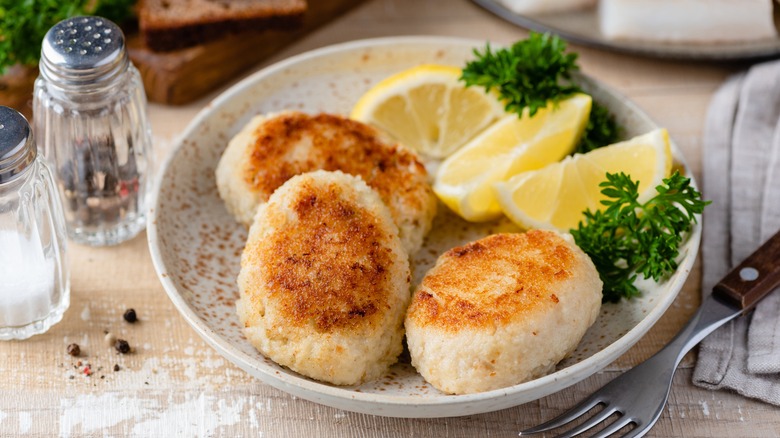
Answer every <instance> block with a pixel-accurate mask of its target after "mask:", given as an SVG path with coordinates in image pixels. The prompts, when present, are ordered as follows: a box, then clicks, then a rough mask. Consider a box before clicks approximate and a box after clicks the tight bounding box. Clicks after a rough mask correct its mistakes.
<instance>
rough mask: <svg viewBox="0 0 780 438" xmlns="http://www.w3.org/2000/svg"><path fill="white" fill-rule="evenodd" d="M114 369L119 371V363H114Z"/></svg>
mask: <svg viewBox="0 0 780 438" xmlns="http://www.w3.org/2000/svg"><path fill="white" fill-rule="evenodd" d="M114 371H119V364H118V363H115V364H114Z"/></svg>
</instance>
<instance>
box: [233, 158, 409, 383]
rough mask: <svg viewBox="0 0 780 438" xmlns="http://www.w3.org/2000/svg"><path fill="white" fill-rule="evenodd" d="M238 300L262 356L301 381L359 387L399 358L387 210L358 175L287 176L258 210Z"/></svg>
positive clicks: (397, 261)
mask: <svg viewBox="0 0 780 438" xmlns="http://www.w3.org/2000/svg"><path fill="white" fill-rule="evenodd" d="M238 286H239V290H240V299H239V300H238V302H237V310H238V315H239V319H240V320H241V323H242V324H243V325H244V334H245V335H246V337H247V339H248V340H249V342H251V343H252V345H254V346H255V348H257V349H258V350H259V351H260V352H261V353H263V354H264V355H265V356H267V357H268V358H270V359H272V360H274V361H275V362H277V363H278V364H280V365H284V366H286V367H289V368H290V369H292V370H293V371H296V372H298V373H300V374H303V375H305V376H308V377H311V378H313V379H317V380H321V381H324V382H329V383H333V384H336V385H356V384H359V383H362V382H365V381H369V380H373V379H376V378H378V377H380V376H381V375H383V374H385V373H386V372H387V370H388V368H389V367H390V365H392V364H393V363H395V362H396V360H397V358H398V355H399V354H400V353H401V350H402V343H401V342H402V338H403V326H402V325H403V318H404V313H405V311H406V307H407V304H408V302H409V298H410V290H409V289H410V271H409V260H408V256H407V254H406V251H405V250H404V249H403V247H402V245H401V241H400V239H399V238H398V229H397V227H396V225H395V223H394V222H393V220H392V218H391V217H390V212H389V210H388V208H387V207H386V206H385V204H384V203H383V202H382V201H381V199H380V198H379V196H378V195H377V194H376V192H375V191H374V190H372V189H371V188H369V187H368V186H367V185H366V184H365V182H363V180H362V179H361V178H360V177H356V176H351V175H347V174H344V173H341V172H326V171H315V172H311V173H305V174H302V175H299V176H295V177H292V178H291V179H290V180H288V181H287V182H285V183H284V184H283V185H282V186H281V187H279V188H278V189H277V190H276V191H275V192H274V194H273V195H272V196H271V197H270V199H269V200H268V202H266V203H264V204H262V205H261V206H260V207H259V208H258V211H257V215H256V216H255V220H254V223H253V224H252V226H251V228H250V230H249V238H248V240H247V244H246V247H245V249H244V252H243V254H242V257H241V271H240V273H239V276H238Z"/></svg>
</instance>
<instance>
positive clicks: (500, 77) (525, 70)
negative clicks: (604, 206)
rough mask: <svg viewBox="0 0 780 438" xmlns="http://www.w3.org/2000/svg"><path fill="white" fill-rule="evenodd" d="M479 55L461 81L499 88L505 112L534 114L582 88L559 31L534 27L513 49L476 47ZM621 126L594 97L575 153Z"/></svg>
mask: <svg viewBox="0 0 780 438" xmlns="http://www.w3.org/2000/svg"><path fill="white" fill-rule="evenodd" d="M474 55H475V57H476V59H474V60H473V61H470V62H468V63H467V64H466V67H464V68H463V72H462V74H461V78H460V79H461V80H462V81H463V82H464V83H465V84H466V86H467V87H469V86H475V85H476V86H481V87H484V88H485V89H486V90H487V91H488V92H490V91H493V90H495V91H497V92H498V95H499V96H500V98H501V100H502V101H503V102H504V105H505V109H506V111H507V112H514V113H517V114H518V115H519V116H520V117H522V115H523V111H524V110H525V109H526V108H527V109H528V115H529V116H533V115H534V114H536V112H537V111H539V109H541V108H544V107H545V106H546V105H547V103H548V102H552V103H553V104H557V103H558V102H559V101H560V100H561V99H565V98H567V97H569V96H571V95H572V94H574V93H580V92H583V90H582V89H581V88H580V87H579V86H578V85H577V84H575V83H574V82H573V81H572V72H574V71H577V70H579V66H578V65H577V54H576V53H567V52H566V41H564V40H563V39H561V38H559V37H558V36H556V35H550V34H547V33H545V34H541V33H537V32H531V34H530V35H529V36H528V38H527V39H524V40H520V41H517V42H516V43H514V44H512V46H511V47H509V48H502V49H498V50H493V49H492V48H491V47H490V44H488V45H487V46H486V47H485V49H484V50H483V51H480V50H479V49H475V50H474ZM621 131H622V130H621V128H620V127H619V126H618V125H617V122H616V121H615V118H614V117H613V116H612V115H611V114H610V113H609V110H607V109H606V107H604V106H602V105H600V104H598V102H596V101H594V102H593V107H592V109H591V112H590V115H589V119H588V125H587V127H586V129H585V133H584V134H583V136H582V139H581V141H580V143H579V145H578V148H577V152H587V151H590V150H593V149H596V148H598V147H602V146H607V145H609V144H612V143H614V142H615V141H617V140H618V138H619V137H620V133H621Z"/></svg>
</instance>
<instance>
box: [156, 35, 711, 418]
mask: <svg viewBox="0 0 780 438" xmlns="http://www.w3.org/2000/svg"><path fill="white" fill-rule="evenodd" d="M475 47H484V42H483V41H473V40H464V39H452V38H442V37H398V38H382V39H373V40H363V41H355V42H349V43H344V44H339V45H336V46H331V47H326V48H322V49H319V50H315V51H312V52H309V53H304V54H302V55H299V56H295V57H292V58H289V59H287V60H285V61H282V62H280V63H278V64H275V65H272V66H270V67H268V68H266V69H264V70H262V71H260V72H258V73H256V74H254V75H253V76H251V77H249V78H247V79H246V80H244V81H242V82H241V83H239V84H237V85H236V86H234V87H233V88H231V89H230V90H228V91H226V92H225V93H223V94H222V95H221V96H219V97H218V98H216V99H215V100H214V101H213V102H212V103H211V104H209V105H208V106H207V107H206V108H204V109H203V110H202V111H201V112H200V114H198V116H197V117H196V118H195V119H194V120H193V121H192V123H191V124H190V125H189V127H188V128H187V129H186V130H185V131H184V133H183V135H182V136H181V137H180V139H179V141H178V142H177V145H176V149H175V150H174V152H173V153H172V154H171V155H170V156H169V158H168V160H167V162H166V164H165V166H164V168H163V171H162V173H161V175H160V178H159V179H158V187H157V191H156V199H155V201H154V203H153V207H152V209H151V213H150V218H149V229H148V237H149V248H150V250H151V253H152V258H153V261H154V265H155V268H156V270H157V273H158V275H159V277H160V281H161V282H162V284H163V286H164V288H165V290H166V292H167V293H168V295H169V296H170V298H171V300H172V301H173V303H174V305H175V306H176V308H177V309H178V310H179V311H180V312H181V314H182V316H184V318H185V319H186V320H187V322H188V323H189V324H190V325H191V326H192V327H193V328H194V329H195V330H196V331H197V332H198V334H200V335H201V336H202V337H203V339H205V340H206V341H207V342H208V343H209V344H210V345H212V346H213V347H214V348H215V349H216V350H217V351H218V352H219V353H221V354H222V355H223V356H224V357H226V358H227V359H229V360H230V361H231V362H233V363H234V364H236V365H238V366H239V367H241V368H242V369H244V370H245V371H246V372H248V373H250V374H251V375H253V376H255V377H257V378H259V379H260V380H262V381H263V382H265V383H268V384H270V385H272V386H274V387H277V388H279V389H282V390H284V391H287V392H289V393H290V394H293V395H296V396H299V397H302V398H305V399H308V400H312V401H315V402H317V403H322V404H325V405H329V406H333V407H337V408H341V409H345V410H349V411H355V412H363V413H369V414H376V415H385V416H394V417H448V416H461V415H469V414H476V413H482V412H489V411H495V410H499V409H504V408H508V407H511V406H516V405H519V404H522V403H525V402H528V401H531V400H535V399H537V398H540V397H543V396H545V395H548V394H551V393H553V392H556V391H559V390H561V389H563V388H566V387H567V386H570V385H572V384H574V383H576V382H578V381H580V380H582V379H584V378H586V377H588V376H590V375H591V374H593V373H595V372H596V371H598V370H600V369H602V368H603V367H605V366H606V365H607V364H609V363H610V362H612V361H613V360H615V359H616V358H617V357H618V356H620V355H621V354H623V353H624V352H625V351H626V350H628V349H629V348H630V347H631V346H632V345H633V344H634V343H635V342H637V341H638V340H639V339H640V338H641V337H642V336H643V335H644V334H645V333H646V332H647V331H648V330H649V329H650V327H651V326H652V325H653V324H654V323H655V322H656V321H657V320H658V319H659V318H660V317H661V315H662V314H663V313H664V311H665V310H666V309H667V308H668V307H669V305H670V304H671V303H672V301H673V300H674V298H675V297H676V296H677V293H678V292H679V291H680V289H681V288H682V285H683V282H684V281H685V279H686V277H687V276H688V273H689V271H690V269H691V266H692V265H693V262H694V259H695V257H696V253H697V250H698V245H699V240H700V233H701V230H700V227H699V226H698V225H697V226H696V227H694V230H693V232H692V233H691V236H690V238H689V239H688V241H687V243H686V244H685V246H684V247H683V248H682V251H681V253H682V255H683V256H682V260H681V263H680V267H679V269H678V271H677V272H676V273H675V274H674V275H673V276H672V277H671V278H670V279H669V280H668V281H666V282H664V283H662V284H655V283H650V284H646V285H645V287H644V288H643V292H644V294H643V296H642V297H641V298H638V299H634V300H631V301H623V302H621V303H618V304H605V305H604V306H602V310H601V314H600V316H599V318H598V320H597V321H596V323H595V324H594V325H593V326H592V327H591V329H590V330H589V331H588V332H587V334H586V335H585V337H584V339H583V340H582V342H581V343H580V345H579V347H578V348H577V350H576V351H575V352H574V353H573V354H571V355H570V356H569V357H568V358H566V359H564V361H562V362H561V363H560V364H559V365H558V367H557V369H556V371H555V372H553V373H552V374H549V375H547V376H544V377H541V378H539V379H535V380H532V381H529V382H525V383H522V384H519V385H515V386H511V387H508V388H503V389H499V390H494V391H489V392H484V393H479V394H470V395H445V394H442V393H440V392H439V391H437V390H436V389H434V388H433V387H431V386H430V385H429V384H427V383H426V382H425V381H424V380H423V379H422V377H421V376H420V375H419V374H417V373H416V371H415V370H414V368H413V367H411V365H409V363H408V359H407V360H406V361H403V360H402V361H401V363H399V364H396V365H395V366H393V367H392V369H391V371H390V373H389V374H388V375H387V376H385V377H383V378H381V379H379V380H378V381H375V382H370V383H366V384H364V385H362V386H359V387H338V386H333V385H328V384H324V383H320V382H317V381H314V380H311V379H308V378H306V377H303V376H301V375H299V374H297V373H295V372H292V371H290V370H289V369H286V368H284V367H281V366H278V365H276V364H275V363H274V362H272V361H271V360H269V359H266V358H265V357H263V356H262V355H261V354H260V353H258V352H257V351H256V350H255V349H254V348H253V347H252V345H250V344H249V342H247V341H246V339H245V338H244V336H243V334H242V332H241V329H240V324H239V322H238V317H237V316H236V313H235V305H234V302H235V300H236V299H237V297H238V289H237V286H236V276H237V274H238V270H239V259H240V254H241V250H242V248H243V245H244V241H245V239H246V231H245V230H244V229H243V228H242V227H241V226H240V225H239V224H238V223H236V222H235V221H234V220H233V218H232V217H231V216H230V215H229V214H228V213H227V211H226V210H225V208H224V206H223V204H222V201H221V200H220V198H219V196H218V195H217V190H216V186H215V182H214V169H215V167H216V163H217V161H218V159H219V157H220V155H221V154H222V151H223V150H224V148H225V146H226V144H227V142H228V140H229V139H230V138H231V137H232V136H233V135H234V134H235V133H236V132H238V130H239V129H240V128H241V127H242V126H243V125H244V124H245V123H246V122H247V121H249V119H250V118H251V117H252V116H253V115H255V114H258V113H265V112H272V111H279V110H282V109H296V110H303V111H307V112H312V113H313V112H321V111H326V112H332V113H339V114H348V113H349V111H350V109H351V108H352V105H353V104H354V103H355V102H356V101H357V99H358V97H359V96H360V95H362V94H363V93H364V92H365V91H366V90H367V89H368V88H370V87H371V86H372V85H373V84H374V83H376V82H377V81H379V80H381V79H382V78H384V77H386V76H388V75H390V74H393V73H395V72H398V71H401V70H403V69H406V68H408V67H411V66H414V65H417V64H421V63H441V64H452V65H457V66H462V65H463V64H464V62H465V60H467V59H471V57H472V56H473V55H472V49H473V48H475ZM578 80H579V82H580V83H581V85H582V86H583V87H584V88H585V89H586V90H587V91H588V92H590V93H591V94H592V95H593V96H594V97H595V99H596V100H598V101H600V102H601V103H603V104H605V105H607V106H608V107H609V108H610V109H611V110H612V111H613V113H614V114H616V115H617V117H618V119H619V121H620V122H621V123H622V124H623V126H625V127H626V131H627V132H626V135H627V136H633V135H636V134H640V133H644V132H647V131H649V130H651V129H653V128H655V127H656V125H655V124H654V123H653V122H652V121H651V120H650V119H649V118H648V117H647V116H646V115H645V114H644V113H642V112H641V111H640V110H639V109H638V108H636V107H635V106H634V105H632V104H631V103H630V102H628V101H626V100H625V99H624V98H622V97H621V96H619V95H617V94H616V93H614V92H612V91H610V90H608V89H606V88H604V87H603V86H601V85H599V84H598V83H597V82H596V81H594V80H591V79H589V78H587V77H579V78H578ZM674 154H675V157H676V160H677V161H678V164H680V165H682V166H684V162H683V160H682V157H681V155H680V152H679V150H677V149H676V148H674ZM514 229H515V228H514V227H513V226H512V225H511V224H510V223H508V222H507V221H498V222H494V223H488V224H477V225H475V224H469V223H466V222H464V221H462V220H460V219H458V218H457V217H455V216H454V215H452V214H449V213H448V212H447V211H446V208H444V207H441V206H440V209H439V215H438V216H437V219H436V222H435V224H434V230H433V231H432V232H431V234H430V235H429V237H428V239H427V244H426V246H425V247H424V248H423V249H422V250H421V251H420V253H418V254H417V256H416V257H415V266H414V272H415V281H416V282H417V281H419V279H420V278H421V276H422V274H423V273H424V272H425V270H427V268H428V267H430V266H432V264H433V262H434V261H435V260H436V258H437V257H438V255H439V254H441V253H442V252H443V251H445V250H447V249H449V248H451V247H453V246H455V245H458V244H462V243H465V242H467V241H470V240H473V239H476V238H479V237H482V236H485V235H487V234H490V233H494V232H497V231H511V230H514Z"/></svg>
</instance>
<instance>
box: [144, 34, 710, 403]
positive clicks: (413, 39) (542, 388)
mask: <svg viewBox="0 0 780 438" xmlns="http://www.w3.org/2000/svg"><path fill="white" fill-rule="evenodd" d="M423 43H424V44H429V45H433V44H436V45H442V46H468V47H480V46H482V45H484V41H480V40H473V39H468V38H452V37H438V36H403V37H386V38H375V39H365V40H356V41H350V42H345V43H341V44H336V45H331V46H327V47H323V48H320V49H316V50H312V51H309V52H305V53H302V54H299V55H296V56H293V57H290V58H287V59H285V60H283V61H280V62H278V63H275V64H273V65H270V66H268V67H266V68H264V69H262V70H260V71H258V72H256V73H254V74H252V75H251V76H249V77H247V78H245V79H244V80H242V81H241V82H239V83H237V84H236V85H234V86H233V87H231V88H230V89H228V90H226V91H225V92H223V93H222V94H221V95H219V96H218V97H216V98H215V99H214V100H213V101H212V102H210V103H209V104H207V105H206V106H205V107H204V108H203V109H202V110H201V111H200V112H199V113H198V114H197V115H196V116H195V118H194V119H193V120H192V121H191V122H190V124H189V125H188V126H187V128H186V129H185V130H184V131H183V132H182V134H181V135H180V136H178V138H177V140H176V142H175V147H174V149H173V150H172V151H171V152H170V153H169V155H168V156H167V158H166V159H165V162H164V164H163V166H162V167H161V168H160V171H159V173H158V175H157V178H156V180H155V189H154V191H153V194H152V196H153V200H152V202H151V203H150V205H151V207H150V210H149V216H148V229H147V236H148V244H149V250H150V252H151V255H152V262H153V264H154V268H155V270H156V272H157V275H158V277H159V279H160V282H161V283H162V285H163V288H164V289H165V291H166V293H167V294H168V296H169V298H170V299H171V301H172V302H173V304H174V306H175V307H176V308H177V309H178V310H179V312H180V313H181V315H182V316H183V317H184V318H185V320H186V321H187V322H188V323H189V324H190V325H191V326H192V327H193V328H194V329H195V331H196V332H197V333H198V334H199V335H200V336H201V337H202V338H203V339H204V340H205V341H206V342H207V343H208V344H210V345H211V346H212V347H213V348H215V349H216V350H217V351H218V352H219V353H220V354H222V355H223V356H224V357H225V358H227V359H228V360H230V361H231V362H233V363H234V364H235V365H237V366H239V367H240V368H242V369H243V370H244V371H246V372H248V373H249V374H251V375H253V376H255V377H257V378H259V379H260V380H262V381H263V382H264V383H267V384H269V385H271V386H273V387H275V388H278V389H280V390H283V391H285V392H288V393H290V394H292V395H295V396H299V397H301V398H304V399H307V400H311V401H314V402H317V403H321V404H325V405H328V406H332V407H336V408H339V409H344V410H348V411H354V412H360V413H367V414H374V415H382V416H390V417H402V418H437V417H450V416H462V415H473V414H478V413H484V412H491V411H496V410H500V409H505V408H509V407H513V406H517V405H520V404H522V403H526V402H529V401H533V400H536V399H538V398H541V397H544V396H546V395H549V394H552V393H554V392H557V391H559V390H561V389H563V388H566V387H568V386H571V385H573V384H575V383H577V382H579V381H581V380H583V379H585V378H587V377H589V376H591V375H592V374H594V373H595V372H597V371H599V370H601V369H603V368H604V367H606V366H607V365H608V364H610V363H612V362H613V361H614V360H615V359H617V358H618V357H619V356H620V355H622V354H623V353H625V352H626V351H627V350H628V349H629V348H630V347H631V346H633V345H634V344H635V343H636V342H637V341H638V340H639V339H640V338H641V337H642V336H643V335H644V334H645V333H646V332H647V331H648V330H649V329H650V328H651V327H652V326H653V325H654V324H655V323H656V322H657V321H658V319H660V317H661V316H662V315H663V314H664V312H665V311H666V310H667V309H668V308H669V306H670V305H671V304H672V302H673V301H674V299H675V298H676V297H677V294H678V293H679V291H680V290H681V289H682V287H683V284H684V282H685V280H686V278H687V277H688V274H689V273H690V271H691V268H692V266H693V263H694V262H695V259H696V255H697V253H698V248H699V243H700V240H701V226H700V225H696V226H694V228H693V231H692V232H691V234H690V236H689V237H688V241H687V242H686V243H685V248H686V250H687V253H686V255H685V257H684V258H683V260H682V262H681V263H680V266H679V267H678V271H677V272H676V273H675V275H673V276H672V278H671V279H670V280H669V281H668V282H667V283H666V285H665V288H666V289H667V290H668V291H669V292H667V293H666V294H664V295H662V296H660V297H659V298H661V299H660V300H659V301H658V302H657V303H656V305H655V306H654V308H653V309H652V310H651V311H650V312H648V314H647V315H646V316H645V317H644V318H643V319H642V320H641V321H640V322H639V323H638V324H637V325H636V326H634V327H633V328H632V329H631V330H629V331H628V332H627V333H626V334H625V335H623V336H622V337H621V338H619V339H618V340H616V341H615V342H613V343H612V344H610V345H609V346H608V347H606V348H604V349H603V350H601V351H599V352H597V353H595V354H594V355H593V356H591V357H589V358H587V359H585V360H583V361H582V362H579V363H576V364H574V365H571V366H569V367H566V368H564V369H561V370H559V371H556V372H554V373H551V374H549V375H546V376H544V377H540V378H538V379H534V380H531V381H528V382H525V383H521V384H518V385H514V386H511V387H507V388H502V389H497V390H492V391H487V392H481V393H476V394H466V395H444V394H442V395H435V396H431V397H424V398H423V397H419V396H417V397H409V396H385V395H381V394H372V393H362V392H356V391H353V390H350V389H344V388H340V387H336V386H331V385H328V384H324V383H319V382H316V381H313V380H309V379H307V378H305V377H302V376H299V375H297V374H294V373H292V372H289V373H280V372H278V371H276V370H273V369H266V368H265V367H264V366H258V364H257V363H256V361H255V360H254V359H253V358H252V357H251V356H249V355H247V354H245V353H243V352H242V351H240V350H239V349H237V348H236V347H234V346H233V345H231V344H230V343H229V342H227V341H226V340H224V339H222V338H221V337H220V336H218V335H217V334H216V333H214V332H213V331H212V330H210V329H209V327H208V326H207V325H206V324H205V322H204V321H203V320H201V319H200V318H199V317H198V316H197V315H196V314H195V313H194V312H193V311H192V310H191V309H190V308H189V307H188V305H187V303H186V301H185V300H184V298H183V297H182V296H181V295H180V293H179V291H178V290H177V289H176V286H175V284H174V283H173V281H172V280H171V279H170V278H169V276H168V275H167V274H166V267H165V265H164V264H163V259H162V254H161V251H160V249H159V248H158V230H157V226H156V211H157V210H158V202H159V193H160V188H161V183H162V176H163V175H164V174H165V172H166V171H167V169H168V167H169V166H170V164H171V162H172V161H173V159H174V158H175V157H176V156H177V154H178V153H179V151H180V149H181V148H182V147H183V145H184V139H186V138H188V137H189V136H190V135H191V134H192V133H193V132H194V131H195V130H196V128H197V127H198V125H199V124H200V123H202V122H203V121H204V120H206V119H207V118H209V117H211V116H212V115H213V114H214V113H215V112H217V111H218V110H219V109H220V108H221V107H222V106H223V105H224V104H225V103H226V102H229V101H230V100H231V99H232V98H234V97H235V96H237V95H239V94H241V93H243V92H244V91H245V90H246V89H247V88H250V87H252V86H254V85H255V84H256V83H257V82H260V81H262V80H263V79H264V78H265V77H267V76H270V75H272V74H275V73H276V72H279V71H281V70H284V69H286V68H289V67H291V66H294V65H295V64H296V63H299V62H301V61H303V60H306V59H309V58H315V57H328V56H331V55H334V54H337V53H341V52H348V51H353V50H361V49H364V48H369V47H374V48H375V47H380V46H391V47H392V46H398V45H400V44H406V45H411V44H423ZM593 82H594V83H596V84H597V85H598V86H599V87H600V88H601V89H602V90H603V91H604V92H606V93H607V94H611V95H613V96H615V97H617V98H619V99H621V100H622V101H623V103H624V104H625V105H626V106H628V107H629V108H630V109H631V110H632V111H633V112H634V113H635V115H637V116H639V117H640V118H641V119H643V120H644V121H646V122H648V123H652V121H651V120H650V118H649V117H648V116H647V115H646V114H645V113H644V112H643V111H641V110H640V109H639V108H638V107H636V105H634V104H633V103H632V102H630V101H628V100H627V99H625V98H624V97H622V96H621V95H620V94H618V93H616V92H615V91H613V90H611V89H610V88H608V87H605V86H604V85H602V84H600V83H597V82H595V81H593ZM652 124H654V123H652ZM672 148H673V154H674V156H675V159H676V160H677V161H679V162H680V163H682V165H683V166H685V167H686V168H687V165H686V164H685V161H684V159H683V158H682V155H681V153H680V151H679V149H678V148H677V147H676V145H674V144H672ZM690 176H691V178H693V177H692V175H690ZM694 185H695V181H694Z"/></svg>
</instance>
